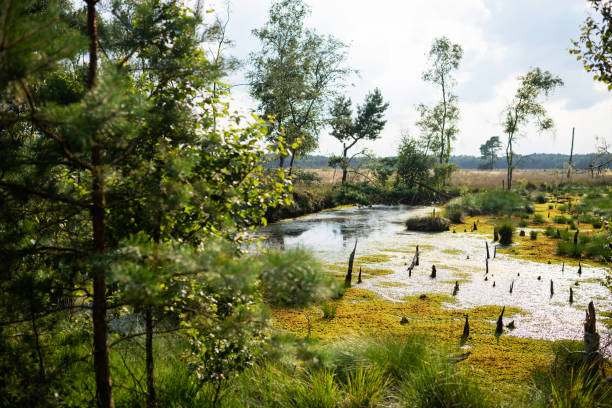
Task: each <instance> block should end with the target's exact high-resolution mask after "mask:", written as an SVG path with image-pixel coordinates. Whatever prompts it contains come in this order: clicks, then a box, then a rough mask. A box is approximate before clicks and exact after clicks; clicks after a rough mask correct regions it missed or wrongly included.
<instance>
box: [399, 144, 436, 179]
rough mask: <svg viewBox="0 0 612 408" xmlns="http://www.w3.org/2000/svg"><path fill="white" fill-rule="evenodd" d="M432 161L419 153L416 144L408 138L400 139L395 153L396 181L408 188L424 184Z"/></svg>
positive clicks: (419, 150) (422, 153)
mask: <svg viewBox="0 0 612 408" xmlns="http://www.w3.org/2000/svg"><path fill="white" fill-rule="evenodd" d="M432 165H433V161H432V159H431V158H429V157H428V156H427V155H426V154H425V153H424V152H422V151H421V149H420V147H419V146H418V143H417V141H416V140H414V139H410V138H408V137H404V138H402V142H401V144H400V147H399V150H398V153H397V181H398V183H399V184H401V185H404V186H406V187H408V188H412V187H415V186H418V185H419V184H420V183H426V182H427V179H428V178H429V169H430V168H431V167H432Z"/></svg>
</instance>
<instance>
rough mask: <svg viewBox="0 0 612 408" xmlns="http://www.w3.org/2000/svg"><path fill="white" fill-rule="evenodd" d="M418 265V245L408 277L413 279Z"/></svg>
mask: <svg viewBox="0 0 612 408" xmlns="http://www.w3.org/2000/svg"><path fill="white" fill-rule="evenodd" d="M418 264H419V247H418V245H417V249H416V253H415V254H414V256H413V257H412V262H411V263H410V266H409V267H408V277H409V278H410V277H412V270H413V269H414V267H415V266H417V265H418Z"/></svg>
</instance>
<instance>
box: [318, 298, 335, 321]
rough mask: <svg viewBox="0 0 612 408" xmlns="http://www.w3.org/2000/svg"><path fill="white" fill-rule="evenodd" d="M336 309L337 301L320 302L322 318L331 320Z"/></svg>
mask: <svg viewBox="0 0 612 408" xmlns="http://www.w3.org/2000/svg"><path fill="white" fill-rule="evenodd" d="M337 310H338V303H336V302H323V303H322V304H321V311H322V312H323V319H328V320H331V319H333V318H334V317H336V311H337Z"/></svg>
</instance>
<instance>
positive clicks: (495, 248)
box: [493, 245, 497, 259]
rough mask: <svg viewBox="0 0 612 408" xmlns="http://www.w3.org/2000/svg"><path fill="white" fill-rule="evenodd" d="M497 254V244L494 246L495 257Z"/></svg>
mask: <svg viewBox="0 0 612 408" xmlns="http://www.w3.org/2000/svg"><path fill="white" fill-rule="evenodd" d="M496 255H497V245H495V246H494V247H493V259H495V256H496Z"/></svg>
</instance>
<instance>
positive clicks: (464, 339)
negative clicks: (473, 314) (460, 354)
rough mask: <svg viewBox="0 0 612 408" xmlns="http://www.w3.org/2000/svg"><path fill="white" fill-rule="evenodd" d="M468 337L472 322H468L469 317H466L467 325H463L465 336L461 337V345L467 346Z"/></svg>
mask: <svg viewBox="0 0 612 408" xmlns="http://www.w3.org/2000/svg"><path fill="white" fill-rule="evenodd" d="M468 337H470V322H469V320H468V315H465V323H464V324H463V334H462V335H461V345H464V344H465V342H466V341H467V339H468Z"/></svg>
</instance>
